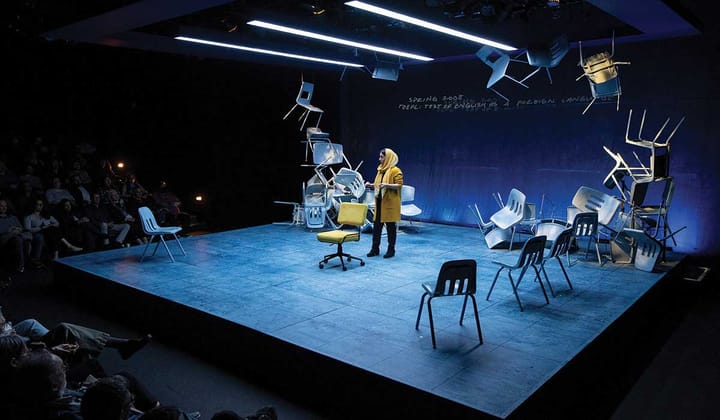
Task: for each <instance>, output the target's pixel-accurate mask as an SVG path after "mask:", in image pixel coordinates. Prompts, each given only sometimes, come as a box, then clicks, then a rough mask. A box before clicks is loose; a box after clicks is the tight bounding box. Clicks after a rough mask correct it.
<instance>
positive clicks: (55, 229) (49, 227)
mask: <svg viewBox="0 0 720 420" xmlns="http://www.w3.org/2000/svg"><path fill="white" fill-rule="evenodd" d="M24 227H25V230H26V231H29V232H30V233H31V234H32V248H31V251H30V259H31V261H32V262H33V263H34V264H36V265H37V266H40V265H41V264H42V262H41V261H42V259H43V255H44V254H43V253H44V252H47V253H48V254H49V255H50V258H51V259H53V260H54V259H57V257H58V249H59V248H58V246H59V244H60V222H58V221H57V219H55V217H53V216H52V215H51V214H49V213H48V212H47V210H46V209H45V203H44V202H43V201H42V200H36V201H35V208H34V210H33V212H32V213H30V214H28V215H27V216H25V220H24ZM65 242H66V243H67V241H65Z"/></svg>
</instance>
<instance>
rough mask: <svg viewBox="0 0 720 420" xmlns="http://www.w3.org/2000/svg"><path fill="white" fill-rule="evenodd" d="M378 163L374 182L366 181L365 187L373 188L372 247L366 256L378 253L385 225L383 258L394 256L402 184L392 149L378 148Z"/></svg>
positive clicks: (396, 159) (396, 156) (396, 157)
mask: <svg viewBox="0 0 720 420" xmlns="http://www.w3.org/2000/svg"><path fill="white" fill-rule="evenodd" d="M378 160H379V162H380V165H379V166H378V168H377V175H375V182H374V183H372V184H371V183H369V182H366V183H365V186H366V187H372V188H374V189H375V219H374V224H373V241H372V248H371V249H370V252H368V254H367V256H368V257H374V256H376V255H380V237H381V235H382V227H383V225H385V229H386V230H387V237H388V248H387V252H386V253H385V255H384V258H392V257H394V256H395V239H396V238H397V222H399V221H400V189H401V188H402V184H403V173H402V171H401V170H400V168H398V167H397V164H398V155H397V154H396V153H395V152H393V151H392V149H389V148H387V147H386V148H384V149H382V150H380V158H379V159H378Z"/></svg>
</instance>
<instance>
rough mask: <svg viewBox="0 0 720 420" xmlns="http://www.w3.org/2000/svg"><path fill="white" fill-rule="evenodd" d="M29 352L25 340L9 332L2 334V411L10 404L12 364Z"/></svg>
mask: <svg viewBox="0 0 720 420" xmlns="http://www.w3.org/2000/svg"><path fill="white" fill-rule="evenodd" d="M27 351H28V349H27V346H26V345H25V340H23V339H22V338H21V337H20V336H18V335H16V334H13V333H12V327H11V328H10V330H9V331H7V332H6V331H3V332H0V410H2V407H3V406H5V405H7V404H8V403H10V400H9V394H10V389H11V382H10V374H11V372H12V363H13V361H14V360H16V359H18V358H20V357H21V356H22V355H24V354H25V353H26V352H27Z"/></svg>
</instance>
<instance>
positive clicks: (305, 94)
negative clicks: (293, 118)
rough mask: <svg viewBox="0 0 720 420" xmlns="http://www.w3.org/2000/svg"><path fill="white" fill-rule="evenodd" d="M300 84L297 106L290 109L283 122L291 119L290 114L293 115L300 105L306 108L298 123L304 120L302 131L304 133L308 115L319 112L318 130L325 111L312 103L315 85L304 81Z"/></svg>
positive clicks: (316, 124)
mask: <svg viewBox="0 0 720 420" xmlns="http://www.w3.org/2000/svg"><path fill="white" fill-rule="evenodd" d="M300 82H301V83H300V91H299V92H298V95H297V98H295V105H293V107H292V108H290V111H288V113H287V114H285V116H284V117H283V120H284V119H286V118H287V117H289V116H290V114H292V112H293V111H294V110H295V108H297V106H298V105H300V106H301V107H303V108H305V110H304V111H303V112H302V114H300V118H298V121H300V120H302V124H301V125H300V131H302V129H303V128H304V127H305V123H306V122H307V119H308V115H310V113H311V112H317V113H318V114H320V115H319V116H318V120H317V122H316V123H315V127H316V128H317V127H318V126H319V125H320V119H321V118H322V116H323V113H324V112H325V111H323V110H322V109H320V108H318V107H316V106H314V105H312V104H311V103H310V100H311V99H312V96H313V91H314V90H315V85H313V84H312V83H310V82H306V81H304V80H302V79H300Z"/></svg>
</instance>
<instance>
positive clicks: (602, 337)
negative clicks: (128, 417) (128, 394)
mask: <svg viewBox="0 0 720 420" xmlns="http://www.w3.org/2000/svg"><path fill="white" fill-rule="evenodd" d="M182 241H183V244H184V246H185V249H186V250H187V253H188V255H187V256H180V257H177V258H176V262H175V263H171V262H170V260H169V259H168V258H167V255H165V254H164V252H163V250H162V249H159V250H158V253H157V255H155V256H154V257H150V258H147V259H146V260H145V261H144V262H142V263H141V262H139V256H140V254H141V253H142V247H133V248H125V249H118V250H112V251H105V252H99V253H93V254H85V255H78V256H73V257H67V258H63V259H60V260H58V261H57V262H56V267H55V270H56V281H58V282H61V283H63V284H64V285H65V286H67V287H68V289H69V290H71V293H72V294H73V296H74V297H75V298H76V299H78V300H79V301H82V302H84V303H86V304H89V305H91V306H93V307H95V308H96V309H98V310H100V311H102V312H103V313H105V314H106V315H109V316H112V317H119V318H121V319H122V320H123V321H124V322H129V323H130V324H131V325H135V326H136V328H138V329H139V330H141V331H152V332H153V334H155V335H156V336H158V337H162V338H163V339H164V340H168V341H170V342H174V343H176V344H177V345H178V346H179V347H181V348H184V349H186V350H188V351H191V352H193V353H196V354H198V355H201V356H202V357H204V358H207V359H209V360H213V361H215V362H217V363H219V364H221V365H222V366H223V367H225V368H227V369H229V370H233V371H237V372H239V373H242V374H244V375H249V376H250V377H252V378H255V379H256V380H258V381H259V382H261V383H263V384H266V385H268V386H270V387H271V388H272V389H274V390H276V391H277V392H280V393H285V395H294V396H295V398H297V399H298V400H301V401H303V402H304V403H306V404H308V405H310V406H313V407H316V408H317V409H318V411H319V412H323V413H326V414H327V415H328V416H329V417H334V418H360V417H367V416H373V417H375V416H381V417H383V418H384V417H390V416H401V417H403V418H413V417H414V418H467V417H488V418H536V417H549V416H551V415H552V413H560V412H562V413H565V414H577V415H582V416H583V417H584V418H588V417H596V416H597V417H596V418H608V417H609V416H610V415H611V414H612V412H613V410H614V408H615V406H616V405H617V403H618V402H619V401H620V400H621V399H622V397H623V396H624V395H625V393H626V392H627V391H628V389H629V388H630V387H631V386H632V384H633V383H634V381H635V380H636V379H637V377H638V376H639V374H640V373H641V372H642V368H643V366H644V365H645V364H646V363H647V362H648V361H649V360H650V358H651V357H652V356H653V355H654V354H655V352H656V351H657V349H658V348H659V346H660V345H661V344H662V343H663V342H664V339H663V337H662V335H663V331H661V330H662V327H661V325H662V319H663V317H666V316H668V314H669V313H671V311H669V310H668V309H669V305H671V304H672V295H673V293H674V291H673V289H674V287H676V283H677V281H676V280H677V278H678V277H682V276H680V275H679V272H680V271H682V265H683V264H682V262H683V259H684V257H682V256H679V255H674V254H668V261H667V262H665V263H663V264H662V265H661V266H660V267H659V269H658V270H657V271H656V272H654V273H647V272H644V271H640V270H637V269H635V268H634V266H632V265H629V264H614V263H612V262H610V261H608V262H605V263H604V264H603V265H599V264H598V263H597V260H593V259H592V258H589V259H587V260H585V259H583V258H582V256H578V255H571V256H570V259H571V261H572V262H573V263H572V266H571V267H570V268H569V270H568V274H569V276H570V279H571V281H572V283H573V286H574V288H573V289H572V290H570V289H569V288H568V287H567V284H566V283H565V280H564V277H563V275H562V272H561V271H560V268H559V267H558V266H557V264H556V262H554V261H551V262H549V263H548V265H547V267H548V275H549V276H550V281H551V282H552V284H553V286H554V287H555V292H556V295H557V296H556V297H554V298H553V297H551V298H550V304H549V305H548V304H545V300H544V298H543V295H542V292H541V290H540V288H539V285H538V283H537V282H535V281H532V277H526V280H525V281H523V283H522V285H521V286H520V288H519V293H520V298H521V299H522V300H523V304H524V306H525V310H524V311H523V312H521V311H520V310H519V308H518V305H517V302H516V301H515V298H514V296H513V294H512V290H511V287H510V284H509V282H508V281H507V278H506V277H501V278H500V279H499V280H498V284H497V285H496V287H495V290H494V291H493V295H492V297H491V299H490V300H489V301H486V300H485V295H486V293H487V290H488V288H489V286H490V283H491V282H492V279H493V277H494V275H495V271H496V269H497V266H496V265H495V264H493V263H492V260H493V259H495V258H498V257H503V256H507V254H508V253H509V251H507V250H490V249H488V248H487V246H486V245H485V243H484V241H483V239H482V237H481V233H480V231H479V230H478V229H474V228H466V227H457V226H446V225H438V224H421V223H416V224H415V229H413V230H412V231H408V232H401V233H400V235H399V236H398V252H397V256H396V257H395V258H392V259H383V258H382V257H379V258H377V257H376V258H366V259H365V260H366V265H365V266H360V265H359V264H358V263H357V262H355V261H354V262H351V263H349V264H348V270H347V271H342V270H341V269H340V267H339V262H337V260H334V261H331V263H330V264H329V265H328V266H326V267H325V268H324V269H322V270H321V269H319V268H318V264H317V263H318V261H319V260H320V259H321V258H322V256H323V255H325V254H327V253H330V252H332V248H330V247H328V245H327V244H322V243H320V242H318V241H317V240H316V239H315V235H314V233H313V232H310V231H308V230H306V229H304V228H302V227H297V226H283V225H264V226H257V227H252V228H246V229H239V230H233V231H227V232H221V233H213V234H207V235H202V236H194V237H188V238H183V239H182ZM169 246H170V247H171V249H172V250H176V248H174V247H175V244H173V243H170V244H169ZM345 248H346V252H349V253H351V254H354V255H358V256H362V257H364V254H365V253H366V252H367V251H368V250H369V248H370V235H363V236H362V237H361V240H360V243H351V244H347V245H346V247H345ZM517 252H518V251H512V253H513V255H517ZM465 258H472V259H475V260H477V262H478V289H479V290H478V305H479V310H480V322H481V325H482V331H483V336H484V340H485V342H484V344H483V345H479V343H478V338H477V332H476V330H475V325H474V321H473V319H472V317H473V314H472V311H469V312H468V313H466V319H467V318H468V317H469V318H470V319H467V322H465V323H464V324H463V326H460V325H458V317H459V314H460V309H461V306H462V299H461V298H457V299H455V298H452V299H438V300H435V301H434V302H433V313H434V318H435V328H436V333H437V349H433V347H432V343H431V340H430V336H429V325H428V319H427V313H426V312H424V313H423V318H422V320H421V324H420V328H419V330H415V328H414V325H415V318H416V316H417V311H418V305H419V303H420V296H421V294H422V288H421V283H423V282H434V281H435V279H436V277H437V273H438V270H439V268H440V266H441V264H442V263H443V262H444V261H447V260H454V259H465ZM589 413H592V414H590V415H588V414H589Z"/></svg>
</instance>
